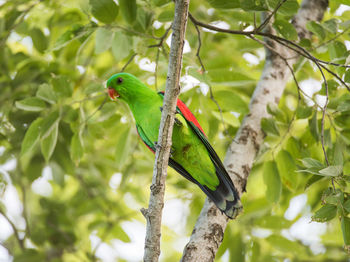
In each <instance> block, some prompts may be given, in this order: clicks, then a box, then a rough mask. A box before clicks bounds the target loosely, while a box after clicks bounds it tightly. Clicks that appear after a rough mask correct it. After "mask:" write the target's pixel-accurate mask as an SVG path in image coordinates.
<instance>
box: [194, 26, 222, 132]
mask: <svg viewBox="0 0 350 262" xmlns="http://www.w3.org/2000/svg"><path fill="white" fill-rule="evenodd" d="M193 25H194V27H195V28H196V31H197V35H198V48H197V52H196V56H197V58H198V61H199V63H200V65H201V68H202V74H203V75H204V76H205V75H206V72H207V70H206V69H205V66H204V64H203V61H202V59H201V56H200V50H201V47H202V38H201V32H200V30H199V28H198V25H196V24H193ZM208 86H209V97H210V99H211V100H212V101H213V102H214V103H215V105H216V107H217V108H218V110H219V112H220V118H221V122H222V125H223V127H224V134H225V135H228V130H227V128H226V124H225V121H224V116H223V113H222V109H221V107H220V105H219V103H218V101H217V100H216V99H215V97H214V94H213V88H212V86H211V84H209V83H208Z"/></svg>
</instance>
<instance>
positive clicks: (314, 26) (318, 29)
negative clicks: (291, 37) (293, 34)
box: [306, 21, 326, 39]
mask: <svg viewBox="0 0 350 262" xmlns="http://www.w3.org/2000/svg"><path fill="white" fill-rule="evenodd" d="M306 28H307V29H308V30H309V31H311V32H312V33H314V34H315V35H317V36H318V37H319V38H321V39H324V38H325V37H326V33H325V31H324V29H323V27H322V26H321V25H320V24H319V23H318V22H315V21H309V22H307V24H306Z"/></svg>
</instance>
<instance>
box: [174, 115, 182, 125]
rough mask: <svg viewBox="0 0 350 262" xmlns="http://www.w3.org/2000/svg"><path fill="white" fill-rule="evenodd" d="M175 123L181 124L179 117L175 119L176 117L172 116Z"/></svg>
mask: <svg viewBox="0 0 350 262" xmlns="http://www.w3.org/2000/svg"><path fill="white" fill-rule="evenodd" d="M174 121H175V124H176V125H178V126H182V123H181V121H180V120H179V119H177V118H176V117H175V118H174Z"/></svg>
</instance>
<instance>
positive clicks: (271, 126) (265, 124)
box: [261, 118, 280, 136]
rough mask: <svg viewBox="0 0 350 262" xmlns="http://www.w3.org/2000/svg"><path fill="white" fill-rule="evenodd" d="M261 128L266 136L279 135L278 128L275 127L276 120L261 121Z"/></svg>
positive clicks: (266, 119)
mask: <svg viewBox="0 0 350 262" xmlns="http://www.w3.org/2000/svg"><path fill="white" fill-rule="evenodd" d="M261 128H262V130H264V132H265V133H266V134H269V135H277V136H278V135H279V134H280V132H279V131H278V127H277V125H276V120H274V119H273V118H263V119H261Z"/></svg>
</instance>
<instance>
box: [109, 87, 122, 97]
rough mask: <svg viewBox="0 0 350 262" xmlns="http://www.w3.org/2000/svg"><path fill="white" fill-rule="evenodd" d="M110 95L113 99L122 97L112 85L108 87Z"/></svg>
mask: <svg viewBox="0 0 350 262" xmlns="http://www.w3.org/2000/svg"><path fill="white" fill-rule="evenodd" d="M108 95H109V97H110V98H111V99H112V100H116V99H117V98H118V97H120V95H119V93H118V92H117V91H116V90H115V89H114V88H112V87H108Z"/></svg>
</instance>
